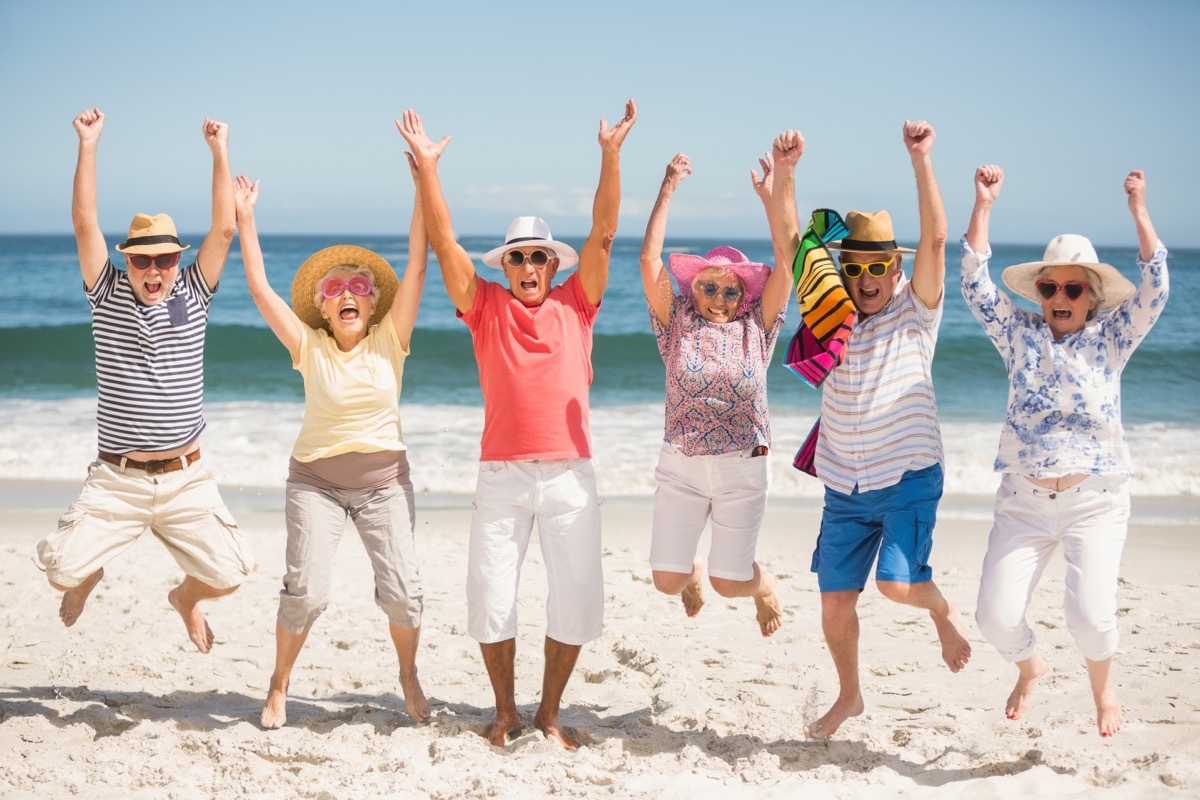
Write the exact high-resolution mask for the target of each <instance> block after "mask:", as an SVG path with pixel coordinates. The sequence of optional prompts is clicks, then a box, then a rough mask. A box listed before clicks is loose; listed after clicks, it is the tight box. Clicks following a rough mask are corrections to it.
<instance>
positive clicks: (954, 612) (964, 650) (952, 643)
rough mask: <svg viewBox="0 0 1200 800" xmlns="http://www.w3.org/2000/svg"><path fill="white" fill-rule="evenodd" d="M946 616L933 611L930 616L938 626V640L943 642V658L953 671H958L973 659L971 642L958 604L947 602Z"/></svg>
mask: <svg viewBox="0 0 1200 800" xmlns="http://www.w3.org/2000/svg"><path fill="white" fill-rule="evenodd" d="M946 605H947V611H946V616H945V617H938V616H935V615H934V613H933V612H932V611H931V612H929V616H930V617H931V618H932V619H933V625H934V627H935V628H937V635H938V640H939V641H940V642H941V643H942V660H943V661H945V662H946V666H947V667H949V668H950V671H951V672H958V671H959V670H961V669H962V668H963V667H965V666H966V665H967V662H968V661H970V660H971V642H970V641H969V640H968V639H967V634H966V632H965V631H964V630H963V628H962V620H961V619H960V617H961V614H960V613H959V610H958V606H956V605H954V604H953V603H947V604H946Z"/></svg>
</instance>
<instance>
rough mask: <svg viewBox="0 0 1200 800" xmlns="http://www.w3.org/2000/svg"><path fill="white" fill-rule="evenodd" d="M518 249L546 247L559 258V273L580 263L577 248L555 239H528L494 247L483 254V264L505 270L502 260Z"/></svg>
mask: <svg viewBox="0 0 1200 800" xmlns="http://www.w3.org/2000/svg"><path fill="white" fill-rule="evenodd" d="M517 247H544V248H546V249H547V250H550V251H552V252H553V253H554V255H556V256H558V271H559V272H565V271H567V270H569V269H571V267H573V266H575V265H576V264H578V263H579V254H578V253H576V252H575V248H573V247H571V245H569V244H563V243H562V242H559V241H556V240H554V239H526V240H524V241H522V242H513V243H511V244H507V243H506V244H502V245H500V246H499V247H493V248H492V249H491V250H488V251H487V252H486V253H484V254H483V263H484V264H487V265H488V266H489V267H492V268H494V269H504V264H503V262H502V261H501V260H500V259H502V258H503V257H504V254H505V253H507V252H508V251H509V250H512V249H514V248H517Z"/></svg>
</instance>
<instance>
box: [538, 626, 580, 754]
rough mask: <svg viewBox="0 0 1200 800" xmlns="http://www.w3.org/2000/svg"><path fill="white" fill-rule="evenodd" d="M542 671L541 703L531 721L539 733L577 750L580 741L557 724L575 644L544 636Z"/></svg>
mask: <svg viewBox="0 0 1200 800" xmlns="http://www.w3.org/2000/svg"><path fill="white" fill-rule="evenodd" d="M545 649H546V670H545V672H544V673H543V675H542V702H541V704H539V705H538V710H537V714H536V715H535V716H534V718H533V724H534V725H536V726H537V727H538V730H540V731H541V732H542V733H544V734H546V736H548V737H549V738H551V739H556V740H557V741H558V743H559V744H561V745H562V746H563V747H565V748H566V749H568V750H578V749H579V746H580V741H579V738H578V736H577V735H576V733H575V731H574V730H572V729H571V728H568V727H566V726H562V725H559V724H558V708H559V706H560V705H561V704H562V696H563V692H564V691H565V690H566V688H567V681H568V680H570V679H571V673H572V672H573V671H574V670H575V662H576V660H578V658H579V651H580V650H582V649H583V648H582V647H581V646H580V645H577V644H563V643H562V642H558V641H555V640H554V639H551V638H550V637H549V636H547V637H546V648H545Z"/></svg>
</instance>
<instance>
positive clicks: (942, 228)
mask: <svg viewBox="0 0 1200 800" xmlns="http://www.w3.org/2000/svg"><path fill="white" fill-rule="evenodd" d="M948 238H949V234H948V233H947V225H946V221H945V220H942V221H941V222H939V223H938V224H937V225H935V226H934V228H933V230H932V231H931V232H930V234H929V246H930V247H932V248H933V249H934V250H945V249H946V240H947V239H948Z"/></svg>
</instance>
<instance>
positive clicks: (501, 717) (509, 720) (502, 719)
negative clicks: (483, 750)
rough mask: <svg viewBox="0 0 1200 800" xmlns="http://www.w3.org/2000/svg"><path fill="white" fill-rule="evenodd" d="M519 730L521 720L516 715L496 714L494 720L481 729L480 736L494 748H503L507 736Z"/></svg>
mask: <svg viewBox="0 0 1200 800" xmlns="http://www.w3.org/2000/svg"><path fill="white" fill-rule="evenodd" d="M520 728H521V718H520V716H518V715H517V714H516V713H513V714H511V715H509V714H501V713H499V712H496V718H495V719H493V720H492V721H491V723H490V724H489V725H488V726H487V727H486V728H484V729H483V733H482V734H480V735H481V736H483V738H485V739H487V740H488V741H489V742H491V743H492V744H494V745H495V746H496V747H504V745H506V744H508V737H509V735H511V734H513V733H516V732H517V731H518V730H520Z"/></svg>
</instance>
